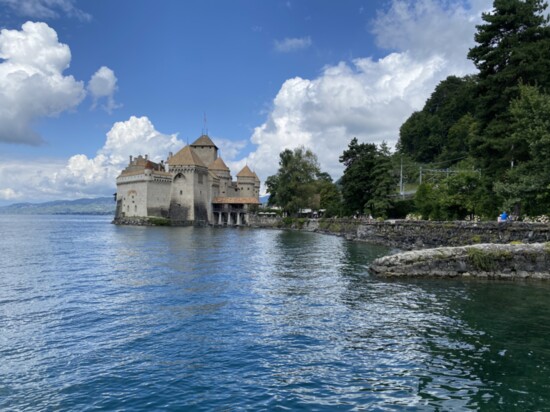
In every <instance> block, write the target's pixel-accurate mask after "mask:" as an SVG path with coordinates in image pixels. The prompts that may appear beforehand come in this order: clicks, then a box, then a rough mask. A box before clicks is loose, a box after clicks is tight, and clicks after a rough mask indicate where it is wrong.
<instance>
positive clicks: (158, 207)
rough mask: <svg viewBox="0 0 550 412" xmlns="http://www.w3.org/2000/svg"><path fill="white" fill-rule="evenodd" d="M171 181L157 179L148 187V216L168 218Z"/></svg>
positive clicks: (149, 183)
mask: <svg viewBox="0 0 550 412" xmlns="http://www.w3.org/2000/svg"><path fill="white" fill-rule="evenodd" d="M171 183H172V181H171V179H169V178H164V179H158V180H157V179H156V180H153V181H150V182H148V185H147V216H156V217H168V211H169V209H170V195H171V187H170V186H171Z"/></svg>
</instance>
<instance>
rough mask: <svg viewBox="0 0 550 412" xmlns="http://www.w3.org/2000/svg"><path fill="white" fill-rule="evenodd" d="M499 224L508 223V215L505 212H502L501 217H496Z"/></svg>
mask: <svg viewBox="0 0 550 412" xmlns="http://www.w3.org/2000/svg"><path fill="white" fill-rule="evenodd" d="M498 221H499V222H507V221H508V213H506V211H504V212H502V213H501V215H500V216H499V217H498Z"/></svg>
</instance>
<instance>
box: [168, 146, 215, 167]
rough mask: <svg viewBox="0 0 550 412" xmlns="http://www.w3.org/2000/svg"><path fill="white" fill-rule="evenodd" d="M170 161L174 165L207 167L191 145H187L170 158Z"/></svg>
mask: <svg viewBox="0 0 550 412" xmlns="http://www.w3.org/2000/svg"><path fill="white" fill-rule="evenodd" d="M168 163H169V164H170V165H172V166H175V165H179V166H202V167H206V166H205V165H204V163H203V162H202V160H201V158H200V157H199V155H198V154H196V153H195V151H194V150H193V149H191V147H190V146H185V147H184V148H183V149H181V150H180V151H179V152H177V153H176V154H175V155H174V156H172V157H171V158H170V159H168Z"/></svg>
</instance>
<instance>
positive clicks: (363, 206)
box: [340, 137, 396, 217]
mask: <svg viewBox="0 0 550 412" xmlns="http://www.w3.org/2000/svg"><path fill="white" fill-rule="evenodd" d="M340 162H341V163H343V164H344V165H345V166H346V168H345V170H344V175H343V176H342V179H341V184H342V196H343V199H344V212H345V213H346V214H348V215H351V214H355V213H365V212H366V211H367V210H370V212H372V213H374V214H376V215H377V216H382V217H383V216H385V215H386V213H387V210H388V209H389V207H390V206H391V202H390V199H389V196H390V194H391V193H392V192H393V191H394V188H395V185H396V181H395V177H394V175H393V173H392V165H391V156H390V153H389V148H388V146H387V145H386V144H385V143H383V144H382V145H381V147H380V149H379V148H377V147H376V145H375V144H373V143H358V141H357V138H355V137H354V138H353V139H352V140H351V142H350V143H349V145H348V149H347V150H344V153H343V154H342V156H340Z"/></svg>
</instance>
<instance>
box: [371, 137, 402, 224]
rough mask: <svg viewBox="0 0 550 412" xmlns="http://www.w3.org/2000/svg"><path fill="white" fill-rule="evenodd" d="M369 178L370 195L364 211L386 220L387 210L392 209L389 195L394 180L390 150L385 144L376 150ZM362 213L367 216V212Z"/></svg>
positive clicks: (394, 183) (393, 186)
mask: <svg viewBox="0 0 550 412" xmlns="http://www.w3.org/2000/svg"><path fill="white" fill-rule="evenodd" d="M370 176H371V180H372V193H371V198H370V199H369V200H368V201H367V204H366V209H368V210H369V211H370V212H371V213H372V214H373V215H374V216H376V217H383V218H387V217H388V210H389V209H390V208H391V207H392V201H391V197H390V195H391V194H392V193H394V192H395V186H396V179H395V176H394V174H393V166H392V160H391V153H390V149H389V147H388V145H387V144H386V142H383V143H382V144H381V145H380V148H379V149H378V150H377V153H376V157H375V162H374V166H373V168H372V171H371V175H370ZM364 212H365V214H367V210H365V211H364Z"/></svg>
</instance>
